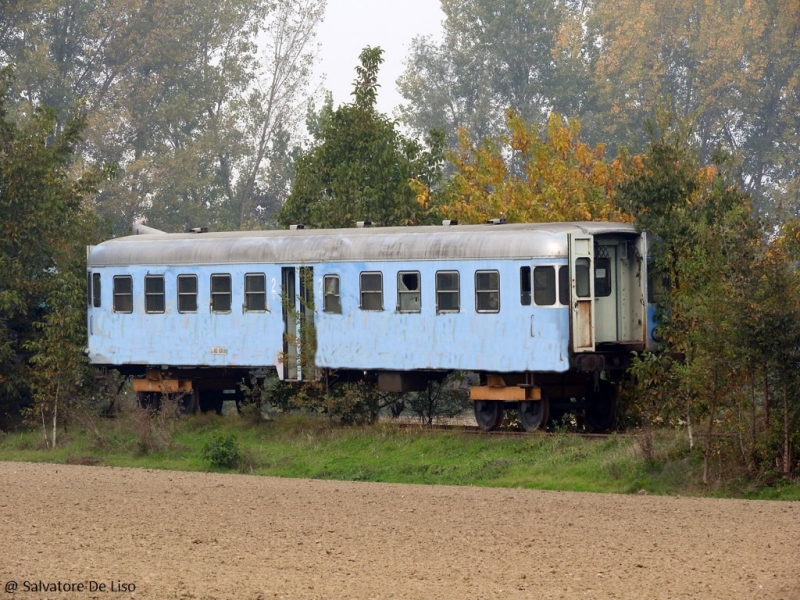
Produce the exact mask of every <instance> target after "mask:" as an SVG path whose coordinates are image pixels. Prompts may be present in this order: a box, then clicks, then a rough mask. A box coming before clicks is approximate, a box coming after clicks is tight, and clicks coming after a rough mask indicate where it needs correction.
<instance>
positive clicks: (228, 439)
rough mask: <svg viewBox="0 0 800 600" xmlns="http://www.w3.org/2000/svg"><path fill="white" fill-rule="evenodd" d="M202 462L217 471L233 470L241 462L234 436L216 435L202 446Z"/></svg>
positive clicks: (239, 451) (240, 454)
mask: <svg viewBox="0 0 800 600" xmlns="http://www.w3.org/2000/svg"><path fill="white" fill-rule="evenodd" d="M202 456H203V460H205V461H207V462H208V463H209V464H211V466H212V467H216V468H219V469H234V468H236V467H237V466H238V465H239V463H240V462H241V460H242V452H241V450H240V449H239V444H238V443H237V442H236V436H234V435H228V436H224V435H222V434H218V435H216V436H214V438H213V439H212V440H211V441H209V442H206V444H205V446H203V454H202Z"/></svg>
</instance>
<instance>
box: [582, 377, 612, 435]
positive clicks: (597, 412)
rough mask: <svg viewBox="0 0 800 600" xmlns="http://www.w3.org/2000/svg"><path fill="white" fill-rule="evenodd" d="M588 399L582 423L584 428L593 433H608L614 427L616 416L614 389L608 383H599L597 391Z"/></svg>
mask: <svg viewBox="0 0 800 600" xmlns="http://www.w3.org/2000/svg"><path fill="white" fill-rule="evenodd" d="M589 399H590V400H589V406H588V407H587V408H586V415H585V421H584V423H585V424H586V428H587V429H588V430H589V431H593V432H595V433H603V432H606V431H608V430H609V429H611V428H612V427H613V426H614V420H615V417H616V414H617V397H616V389H615V387H614V386H613V385H612V384H611V383H609V382H608V381H601V382H600V389H599V391H597V392H595V393H592V394H590V395H589Z"/></svg>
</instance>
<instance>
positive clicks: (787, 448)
mask: <svg viewBox="0 0 800 600" xmlns="http://www.w3.org/2000/svg"><path fill="white" fill-rule="evenodd" d="M784 374H785V372H784ZM788 387H789V386H788V385H786V379H785V378H784V380H783V474H784V475H789V473H791V472H792V443H791V440H790V439H789V389H788Z"/></svg>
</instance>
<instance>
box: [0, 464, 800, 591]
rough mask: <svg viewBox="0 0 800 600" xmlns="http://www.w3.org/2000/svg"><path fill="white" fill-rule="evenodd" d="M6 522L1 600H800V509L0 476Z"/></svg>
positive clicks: (234, 479)
mask: <svg viewBox="0 0 800 600" xmlns="http://www.w3.org/2000/svg"><path fill="white" fill-rule="evenodd" d="M0 509H2V513H1V515H2V516H1V517H0V585H3V586H4V587H5V590H6V592H0V595H2V596H4V597H6V598H12V597H13V598H21V599H32V598H37V599H38V598H70V599H84V598H103V599H115V600H116V599H118V598H153V599H161V598H165V599H166V598H186V599H189V598H196V599H202V598H208V599H211V598H220V599H221V598H225V599H249V600H254V599H262V600H263V599H268V598H303V599H305V598H308V599H316V598H319V599H338V598H354V599H367V598H420V599H435V598H443V599H445V598H446V599H451V598H452V599H459V600H462V599H478V598H547V599H551V598H565V599H566V598H568V599H570V600H572V599H576V598H597V599H609V598H630V599H636V600H644V599H660V598H663V599H672V598H708V599H727V598H731V599H734V598H736V599H738V598H753V599H759V600H767V599H777V598H780V599H785V600H795V599H800V503H788V502H787V503H781V502H755V501H737V500H712V499H696V498H664V497H654V496H644V495H641V496H640V495H637V496H619V495H604V494H577V493H560V492H536V491H528V490H508V489H481V488H456V487H437V486H410V485H389V484H374V483H345V482H338V481H308V480H292V479H274V478H267V477H251V476H242V475H218V474H200V473H177V472H167V471H147V470H134V469H114V468H105V467H84V466H64V465H44V464H24V463H0ZM9 582H15V583H16V586H17V589H16V592H14V593H13V594H12V593H7V592H8V591H9V588H8V587H7V586H8V585H9ZM80 584H83V588H80ZM59 585H60V586H61V589H62V591H61V592H59V591H57V590H58V587H59ZM101 585H105V588H101V587H100V586H101ZM112 586H114V588H113V590H112ZM12 587H13V586H12ZM92 587H93V589H90V588H92ZM134 587H135V589H133V588H134ZM65 588H66V589H70V590H71V591H63V590H64V589H65ZM53 589H55V590H56V591H48V590H53ZM120 590H121V591H120Z"/></svg>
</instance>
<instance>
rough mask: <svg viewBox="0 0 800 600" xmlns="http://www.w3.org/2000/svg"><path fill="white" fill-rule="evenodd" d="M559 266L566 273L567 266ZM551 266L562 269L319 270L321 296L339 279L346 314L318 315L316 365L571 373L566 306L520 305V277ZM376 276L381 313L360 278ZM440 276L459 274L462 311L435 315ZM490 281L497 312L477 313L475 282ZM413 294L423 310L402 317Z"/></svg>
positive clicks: (402, 266)
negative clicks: (367, 304)
mask: <svg viewBox="0 0 800 600" xmlns="http://www.w3.org/2000/svg"><path fill="white" fill-rule="evenodd" d="M561 262H562V263H563V265H566V261H565V260H562V261H561ZM545 265H547V266H549V267H553V269H554V270H555V269H557V268H558V266H559V263H558V262H557V260H556V259H537V260H535V261H531V260H511V259H507V260H503V261H497V262H487V261H485V260H483V261H476V260H460V261H409V262H405V263H396V262H370V263H364V262H354V263H334V264H329V265H326V266H325V268H324V270H321V269H319V268H317V269H315V278H316V286H315V287H316V290H317V291H318V292H319V291H324V281H325V277H326V276H327V277H332V276H337V277H339V278H340V281H339V286H340V291H341V297H340V298H341V310H342V312H341V314H337V313H330V312H325V310H324V307H323V310H321V311H318V312H317V316H316V321H315V325H316V329H317V354H316V362H317V365H318V366H320V367H328V368H334V369H342V368H347V369H382V370H397V371H411V370H418V369H434V370H478V371H496V372H516V371H557V372H560V371H566V370H567V369H568V368H569V356H568V342H569V311H568V308H567V306H566V305H561V304H558V303H557V302H556V303H554V304H553V305H552V306H536V305H534V304H533V303H532V302H530V303H529V304H527V305H523V304H522V303H521V301H520V291H519V279H520V269H521V268H524V267H527V268H528V269H531V268H532V267H533V268H534V269H535V268H536V267H540V266H545ZM372 273H376V274H377V273H380V274H381V275H382V285H381V293H380V300H376V302H380V305H379V306H377V305H376V306H375V307H374V308H373V309H370V310H362V309H361V308H360V302H361V298H360V286H359V278H360V276H361V274H372ZM437 274H448V275H450V274H458V280H459V282H458V283H459V285H458V287H459V291H458V299H457V300H454V302H457V304H458V307H457V309H456V308H455V306H450V307H448V310H441V309H437V306H438V303H437V287H436V278H437ZM484 275H485V276H487V277H488V278H490V279H494V278H496V279H497V280H499V281H498V284H499V286H498V295H499V305H498V307H497V308H496V309H495V308H487V309H486V310H481V309H480V307H479V306H476V304H477V303H478V302H480V301H479V300H478V294H480V293H484V292H480V291H479V290H480V288H476V283H478V282H477V279H478V278H480V277H482V276H484ZM404 276H406V277H407V278H408V277H412V278H413V279H414V283H415V284H417V285H416V286H415V289H414V290H413V291H412V292H408V291H406V290H405V289H403V284H402V279H403V277H404ZM401 289H402V290H403V291H400V290H401ZM409 293H415V294H418V295H419V296H418V297H419V302H415V303H414V305H413V308H410V309H408V308H407V309H403V308H402V307H401V306H400V304H401V303H402V302H403V295H404V294H405V295H408V294H409ZM438 293H439V294H442V293H445V292H442V291H439V292H438ZM446 293H449V292H446ZM486 293H487V294H489V293H490V292H486ZM377 295H378V294H376V296H377ZM453 295H454V294H453ZM489 302H490V301H489V300H487V304H488V303H489ZM495 311H496V312H495ZM510 349H513V351H510Z"/></svg>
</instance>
